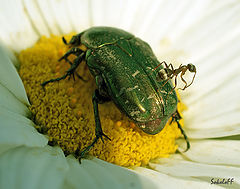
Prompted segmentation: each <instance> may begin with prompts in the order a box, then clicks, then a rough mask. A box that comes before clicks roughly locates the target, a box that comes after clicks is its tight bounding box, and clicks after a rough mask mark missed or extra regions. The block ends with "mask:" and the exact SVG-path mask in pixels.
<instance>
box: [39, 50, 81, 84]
mask: <svg viewBox="0 0 240 189" xmlns="http://www.w3.org/2000/svg"><path fill="white" fill-rule="evenodd" d="M84 55H85V53H82V54H81V55H80V56H78V57H77V58H76V59H75V60H74V63H73V64H72V65H71V67H70V68H69V69H68V70H67V73H66V74H64V75H63V76H62V77H59V78H56V79H50V80H48V81H45V82H43V83H42V84H41V85H42V87H43V88H44V87H45V86H46V85H47V84H48V83H52V82H55V81H60V80H62V79H65V78H66V77H67V76H71V75H72V74H73V73H74V71H75V70H76V69H77V67H78V66H79V64H80V63H81V62H82V60H83V58H84Z"/></svg>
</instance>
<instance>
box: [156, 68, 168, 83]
mask: <svg viewBox="0 0 240 189" xmlns="http://www.w3.org/2000/svg"><path fill="white" fill-rule="evenodd" d="M156 79H157V81H158V82H160V81H164V80H167V79H168V76H167V73H166V71H165V69H161V70H159V72H157V76H156Z"/></svg>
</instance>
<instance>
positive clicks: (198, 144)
mask: <svg viewBox="0 0 240 189" xmlns="http://www.w3.org/2000/svg"><path fill="white" fill-rule="evenodd" d="M239 146H240V141H239V140H192V141H191V148H190V149H189V150H188V151H187V152H185V153H183V154H182V155H183V156H184V157H187V158H188V159H190V160H192V161H196V162H200V163H207V164H222V165H238V166H239V165H240V159H239V157H240V148H239Z"/></svg>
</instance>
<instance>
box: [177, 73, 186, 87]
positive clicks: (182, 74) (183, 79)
mask: <svg viewBox="0 0 240 189" xmlns="http://www.w3.org/2000/svg"><path fill="white" fill-rule="evenodd" d="M184 74H185V72H182V73H181V76H180V77H181V80H182V81H183V82H184V83H185V86H184V87H183V88H182V89H181V88H179V89H181V90H185V89H186V88H187V82H186V81H185V79H184V78H183V75H184Z"/></svg>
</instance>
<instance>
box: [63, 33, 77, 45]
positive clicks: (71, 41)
mask: <svg viewBox="0 0 240 189" xmlns="http://www.w3.org/2000/svg"><path fill="white" fill-rule="evenodd" d="M62 40H63V43H64V44H65V45H71V46H77V45H79V44H80V37H79V35H74V36H72V38H71V40H70V41H69V42H67V41H66V39H65V38H64V37H63V38H62Z"/></svg>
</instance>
